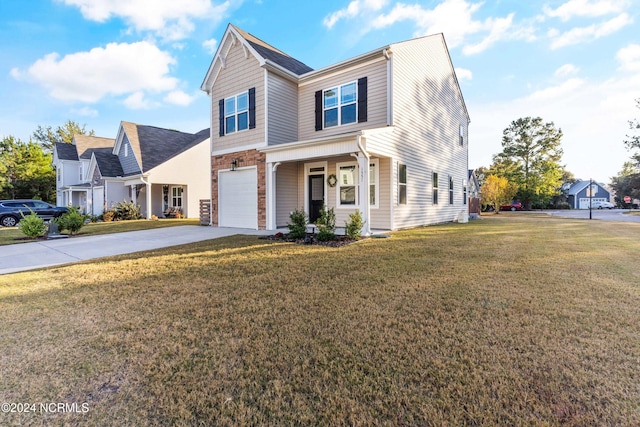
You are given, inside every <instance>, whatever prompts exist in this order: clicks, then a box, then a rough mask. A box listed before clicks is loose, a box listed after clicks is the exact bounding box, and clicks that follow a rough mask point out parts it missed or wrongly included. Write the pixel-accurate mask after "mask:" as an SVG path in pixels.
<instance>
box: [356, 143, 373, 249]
mask: <svg viewBox="0 0 640 427" xmlns="http://www.w3.org/2000/svg"><path fill="white" fill-rule="evenodd" d="M358 170H359V171H360V176H359V183H360V206H359V209H360V214H361V215H362V220H363V221H364V227H362V235H363V236H368V235H370V234H371V224H370V221H369V219H370V217H371V209H370V200H371V196H370V194H369V193H370V190H371V186H370V185H369V159H368V158H367V156H365V155H364V154H363V153H362V152H359V153H358Z"/></svg>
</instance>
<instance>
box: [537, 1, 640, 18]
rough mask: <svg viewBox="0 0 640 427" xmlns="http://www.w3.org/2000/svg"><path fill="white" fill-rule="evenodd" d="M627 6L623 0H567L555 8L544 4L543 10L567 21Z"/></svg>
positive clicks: (613, 11)
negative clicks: (575, 17)
mask: <svg viewBox="0 0 640 427" xmlns="http://www.w3.org/2000/svg"><path fill="white" fill-rule="evenodd" d="M627 6H628V2H627V1H625V0H596V1H592V0H569V1H568V2H566V3H564V4H562V5H561V6H559V7H558V8H556V9H551V8H550V7H549V6H546V5H545V6H544V7H543V10H544V13H545V15H547V16H550V17H552V18H560V19H561V20H562V21H568V20H570V19H571V18H573V17H574V16H587V17H596V16H604V15H612V14H614V13H620V12H622V11H623V10H625V9H626V7H627Z"/></svg>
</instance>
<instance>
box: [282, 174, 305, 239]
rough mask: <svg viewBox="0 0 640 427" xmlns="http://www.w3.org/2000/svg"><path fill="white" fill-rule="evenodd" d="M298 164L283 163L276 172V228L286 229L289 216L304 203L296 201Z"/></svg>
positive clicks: (297, 193)
mask: <svg viewBox="0 0 640 427" xmlns="http://www.w3.org/2000/svg"><path fill="white" fill-rule="evenodd" d="M298 187H299V176H298V163H283V164H281V165H280V166H278V170H277V171H276V193H277V195H276V227H286V226H287V223H288V222H289V214H290V213H291V212H293V211H294V210H296V209H302V208H303V207H304V202H303V201H302V200H299V199H298V197H299V196H298V195H299V192H298Z"/></svg>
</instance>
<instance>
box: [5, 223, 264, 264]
mask: <svg viewBox="0 0 640 427" xmlns="http://www.w3.org/2000/svg"><path fill="white" fill-rule="evenodd" d="M235 234H247V235H256V236H260V235H268V234H271V232H269V231H264V230H250V229H241V228H220V227H204V226H198V225H182V226H176V227H166V228H158V229H154V230H141V231H129V232H126V233H113V234H102V235H98V236H85V237H71V238H68V239H56V240H43V241H38V242H32V243H21V244H16V245H5V246H0V274H8V273H15V272H19V271H27V270H33V269H36V268H42V267H51V266H54V265H61V264H68V263H71V262H77V261H85V260H88V259H94V258H102V257H106V256H112V255H122V254H129V253H133V252H140V251H148V250H151V249H158V248H166V247H169V246H176V245H182V244H185V243H193V242H199V241H202V240H209V239H217V238H219V237H225V236H232V235H235Z"/></svg>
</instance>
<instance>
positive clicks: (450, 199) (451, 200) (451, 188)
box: [449, 175, 453, 205]
mask: <svg viewBox="0 0 640 427" xmlns="http://www.w3.org/2000/svg"><path fill="white" fill-rule="evenodd" d="M449 204H450V205H452V204H453V177H452V176H451V175H449Z"/></svg>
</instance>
